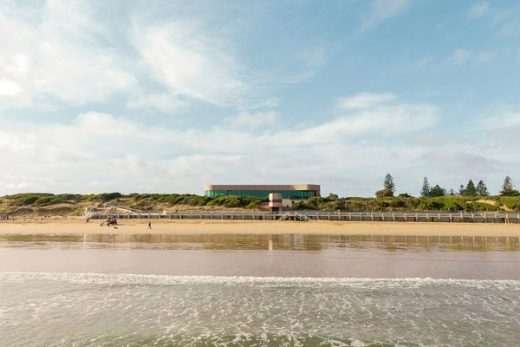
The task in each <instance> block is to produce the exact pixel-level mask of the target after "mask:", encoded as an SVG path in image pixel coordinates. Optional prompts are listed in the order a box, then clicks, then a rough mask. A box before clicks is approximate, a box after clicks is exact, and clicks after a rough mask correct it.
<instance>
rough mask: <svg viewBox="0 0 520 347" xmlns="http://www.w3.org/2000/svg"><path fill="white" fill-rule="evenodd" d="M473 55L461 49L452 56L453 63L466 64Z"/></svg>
mask: <svg viewBox="0 0 520 347" xmlns="http://www.w3.org/2000/svg"><path fill="white" fill-rule="evenodd" d="M472 54H473V53H472V52H471V51H470V50H467V49H462V48H459V49H456V50H454V51H453V53H452V54H451V61H452V62H453V63H454V64H461V63H465V62H467V61H469V60H470V59H471V56H472Z"/></svg>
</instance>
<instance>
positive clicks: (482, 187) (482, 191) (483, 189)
mask: <svg viewBox="0 0 520 347" xmlns="http://www.w3.org/2000/svg"><path fill="white" fill-rule="evenodd" d="M477 194H478V195H480V196H488V195H489V192H488V189H487V186H486V184H485V183H484V181H483V180H480V181H478V183H477Z"/></svg>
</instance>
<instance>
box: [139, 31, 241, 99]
mask: <svg viewBox="0 0 520 347" xmlns="http://www.w3.org/2000/svg"><path fill="white" fill-rule="evenodd" d="M137 23H138V24H136V27H135V28H134V32H135V44H136V48H137V50H138V52H139V54H140V55H141V57H142V59H143V61H144V62H145V63H146V64H147V66H148V67H149V69H150V70H151V71H152V72H153V73H154V74H155V75H156V76H157V77H158V78H159V79H160V80H161V81H162V82H163V83H164V84H165V85H166V86H167V87H169V88H171V90H172V92H175V93H178V94H181V95H184V96H187V97H190V98H194V99H198V100H202V101H205V102H208V103H211V104H215V105H229V104H234V103H236V102H237V100H238V99H239V98H240V97H241V96H242V95H243V93H244V92H245V90H246V89H247V84H246V83H245V82H244V81H242V80H241V78H240V76H239V73H238V70H239V69H240V68H239V65H240V64H239V63H238V61H237V59H236V58H235V57H234V55H233V53H232V49H231V47H230V46H229V44H228V43H226V42H224V41H222V40H220V39H218V38H217V37H215V36H214V35H212V34H211V33H210V32H207V31H206V30H204V29H203V28H202V27H201V25H199V24H196V23H193V22H189V21H174V22H171V23H168V24H163V25H154V26H147V25H146V24H144V23H139V22H137Z"/></svg>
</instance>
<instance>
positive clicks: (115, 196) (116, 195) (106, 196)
mask: <svg viewBox="0 0 520 347" xmlns="http://www.w3.org/2000/svg"><path fill="white" fill-rule="evenodd" d="M122 196H123V195H122V194H121V193H117V192H115V193H103V194H99V198H100V199H101V201H103V202H107V201H111V200H115V199H118V198H120V197H122Z"/></svg>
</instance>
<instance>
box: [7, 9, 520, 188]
mask: <svg viewBox="0 0 520 347" xmlns="http://www.w3.org/2000/svg"><path fill="white" fill-rule="evenodd" d="M0 33H1V35H0V194H1V195H3V194H13V193H20V192H51V193H99V192H113V191H119V192H122V193H132V192H140V193H144V192H157V193H196V194H202V193H203V186H204V185H205V184H293V183H294V184H299V183H310V184H321V186H322V193H324V194H325V195H327V194H328V193H331V192H332V193H336V194H339V195H340V196H373V194H374V192H375V191H376V190H378V189H381V187H382V182H383V179H384V177H385V175H386V174H387V173H390V174H391V175H392V176H393V177H394V181H395V183H396V192H397V193H404V192H406V193H409V194H412V195H418V194H419V192H420V190H421V185H422V181H423V178H424V177H425V176H426V177H428V179H429V182H430V185H435V184H439V185H441V186H442V187H445V188H446V189H450V188H453V189H455V190H456V191H457V190H458V187H459V186H460V185H461V184H466V183H467V181H468V179H470V178H472V179H473V180H474V181H475V182H477V181H478V180H481V179H482V180H484V181H485V182H486V184H487V185H488V188H489V190H490V192H491V193H494V194H496V193H497V192H498V191H499V189H500V187H501V184H502V182H503V180H504V178H505V176H506V175H509V176H511V177H512V178H513V182H515V180H516V182H517V183H518V184H519V185H520V98H519V96H520V34H519V33H520V2H518V1H515V0H509V1H508V0H497V1H487V2H486V1H473V0H457V1H452V0H357V1H356V0H350V1H349V0H343V1H333V0H330V1H304V0H302V1H296V0H285V1H282V0H276V1H244V0H242V1H216V0H215V1H171V0H167V1H133V0H129V1H126V0H120V1H115V0H114V1H75V0H63V1H59V0H48V1H21V0H16V1H14V0H13V1H5V0H0Z"/></svg>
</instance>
